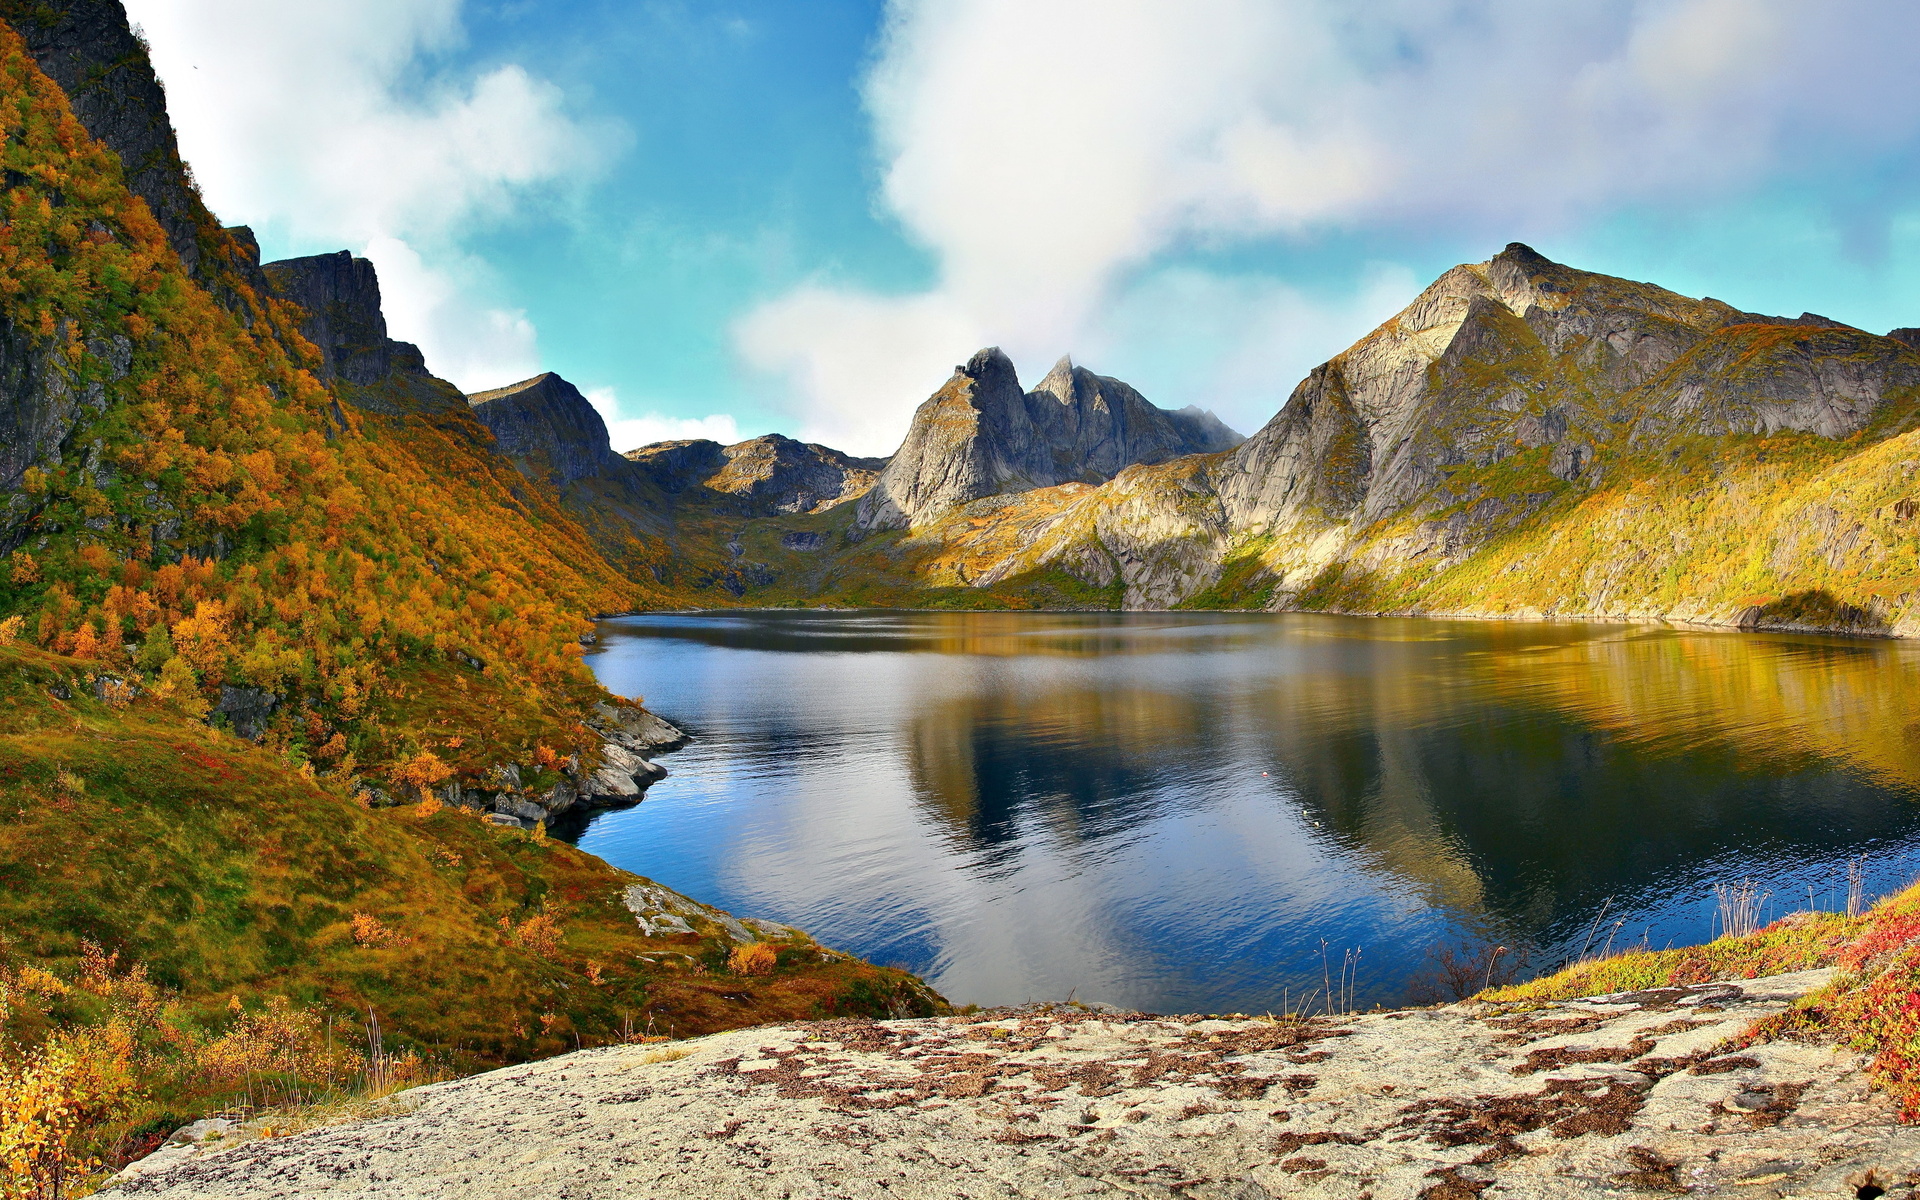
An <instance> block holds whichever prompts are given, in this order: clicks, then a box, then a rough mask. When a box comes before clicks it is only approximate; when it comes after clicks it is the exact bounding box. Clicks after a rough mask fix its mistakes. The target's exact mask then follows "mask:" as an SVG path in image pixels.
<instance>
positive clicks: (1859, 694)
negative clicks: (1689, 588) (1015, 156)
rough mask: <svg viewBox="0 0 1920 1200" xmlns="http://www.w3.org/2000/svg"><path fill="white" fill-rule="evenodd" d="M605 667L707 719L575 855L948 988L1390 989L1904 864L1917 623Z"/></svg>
mask: <svg viewBox="0 0 1920 1200" xmlns="http://www.w3.org/2000/svg"><path fill="white" fill-rule="evenodd" d="M588 662H589V663H590V664H591V665H592V666H593V668H594V670H595V671H596V672H597V673H598V675H599V677H600V679H601V681H602V682H603V683H605V684H606V686H607V687H608V688H610V689H612V690H613V691H615V692H618V693H621V694H623V695H629V696H636V697H642V698H644V700H645V702H646V704H647V706H648V707H649V708H652V709H654V710H655V711H657V712H659V713H660V714H661V715H663V716H665V717H667V718H668V719H670V720H672V721H675V722H677V723H678V724H680V725H681V726H683V727H684V728H686V729H687V730H688V731H689V732H691V733H693V734H694V735H695V738H696V740H695V741H694V742H693V743H692V744H691V745H689V746H688V747H686V748H685V749H683V750H681V751H678V752H676V753H674V754H670V755H667V756H664V757H663V758H662V759H661V762H662V764H663V765H664V766H666V767H667V768H668V769H669V770H670V771H671V772H672V774H671V776H670V777H669V778H668V779H666V780H665V781H663V782H661V783H659V784H657V785H655V786H654V787H653V789H652V790H651V791H650V792H648V793H647V796H646V800H645V802H644V803H642V804H640V805H638V806H635V807H632V808H628V809H625V810H620V811H613V812H605V813H601V814H599V815H597V816H595V817H594V818H593V819H592V820H591V822H590V823H589V824H587V826H586V827H585V829H584V830H578V829H576V830H574V831H571V833H570V834H569V836H572V837H574V838H576V839H577V841H578V844H579V845H580V846H581V847H582V848H584V849H586V850H589V851H591V852H593V853H595V854H598V855H600V856H601V857H603V858H605V859H607V860H608V861H610V862H612V863H614V864H615V865H617V866H620V867H624V868H626V869H628V870H631V871H635V872H638V873H640V874H643V875H647V876H649V877H651V878H653V879H656V880H659V881H660V882H662V883H665V884H667V885H668V886H670V887H673V888H675V889H678V890H680V891H682V892H685V893H687V894H688V895H691V896H694V897H696V898H698V899H701V900H704V901H706V902H708V903H711V904H716V905H718V906H720V907H722V908H725V909H728V910H730V911H733V912H736V913H739V914H741V915H746V916H756V917H765V918H769V919H772V920H776V921H781V922H785V923H788V924H792V925H797V926H799V927H801V928H803V929H805V930H807V931H808V932H809V933H811V934H813V935H814V936H815V937H816V938H818V939H819V940H820V941H822V942H823V943H826V944H828V945H832V946H836V947H839V948H841V949H844V950H848V951H852V952H854V953H857V954H860V955H862V956H864V957H866V958H869V959H871V960H873V961H875V962H880V963H886V964H894V965H902V966H906V967H908V968H910V969H912V970H913V971H915V972H917V973H919V974H920V975H922V976H924V977H925V978H926V979H928V980H929V981H930V982H931V983H932V984H933V985H934V986H935V987H937V988H938V989H939V990H940V991H941V992H943V993H944V994H946V995H947V996H948V998H950V999H951V1000H953V1001H954V1002H955V1003H960V1004H966V1003H973V1004H983V1005H992V1004H1009V1003H1019V1002H1022V1001H1025V1000H1042V999H1052V1000H1057V999H1065V998H1067V997H1069V996H1074V997H1077V998H1079V999H1082V1000H1097V1001H1105V1002H1109V1003H1113V1004H1120V1005H1125V1006H1127V1007H1133V1008H1142V1009H1147V1010H1151V1011H1163V1012H1250V1013H1255V1012H1266V1011H1278V1010H1280V1009H1281V1008H1282V1006H1286V1007H1289V1008H1298V1007H1301V1005H1302V1004H1303V1003H1304V1004H1306V1005H1307V1006H1308V1007H1316V1008H1317V1007H1319V1006H1321V1005H1322V1004H1323V1003H1324V1002H1325V999H1326V989H1327V987H1328V984H1329V982H1331V985H1332V990H1333V992H1334V994H1335V997H1336V1000H1335V1007H1341V1006H1343V1005H1346V1004H1351V1005H1354V1006H1360V1007H1365V1006H1370V1005H1373V1004H1395V1003H1400V1002H1403V1001H1404V1000H1405V999H1406V998H1408V996H1409V988H1410V986H1412V987H1413V988H1414V989H1415V994H1416V995H1418V996H1421V997H1426V998H1431V995H1432V991H1431V988H1432V985H1433V984H1434V982H1435V980H1436V978H1437V976H1436V975H1435V971H1434V963H1435V962H1436V961H1437V956H1438V955H1440V953H1441V948H1442V947H1455V948H1457V949H1456V950H1455V951H1454V952H1455V954H1456V957H1457V958H1458V959H1462V960H1467V961H1471V962H1475V963H1479V962H1482V961H1487V956H1493V957H1492V958H1491V961H1492V962H1493V964H1494V967H1493V969H1494V970H1496V971H1497V970H1500V969H1504V968H1505V967H1507V966H1508V965H1509V964H1511V963H1514V962H1518V961H1520V960H1522V958H1523V957H1524V960H1525V962H1526V963H1527V964H1528V965H1529V967H1530V970H1528V972H1527V973H1528V974H1532V973H1537V972H1538V971H1539V970H1541V969H1544V968H1547V967H1551V966H1553V965H1556V964H1557V963H1559V962H1561V961H1563V960H1564V959H1566V958H1567V957H1569V956H1579V955H1581V954H1583V953H1593V952H1597V951H1599V950H1602V949H1604V948H1606V947H1607V946H1609V945H1610V946H1611V947H1612V948H1614V949H1619V948H1622V947H1625V946H1628V945H1640V944H1648V945H1652V946H1654V947H1656V948H1658V947H1661V946H1665V945H1667V944H1669V943H1673V944H1685V943H1688V942H1699V941H1706V940H1708V939H1710V938H1712V937H1713V936H1714V934H1715V933H1716V923H1717V919H1718V918H1717V912H1718V909H1717V907H1716V901H1715V892H1714V889H1715V886H1716V885H1734V884H1737V883H1739V882H1741V881H1749V880H1750V881H1752V882H1753V884H1754V886H1755V887H1757V888H1758V890H1759V891H1760V892H1762V893H1765V894H1766V899H1765V900H1764V901H1763V902H1762V903H1763V907H1764V908H1765V910H1766V912H1767V915H1769V916H1774V915H1779V914H1783V913H1785V912H1789V911H1792V910H1794V909H1799V908H1805V907H1807V906H1808V905H1809V904H1812V905H1813V906H1815V907H1820V908H1844V907H1845V905H1846V903H1847V890H1848V883H1847V872H1848V865H1849V863H1857V864H1859V866H1860V869H1861V870H1863V871H1864V877H1865V889H1866V891H1867V893H1868V894H1869V895H1870V896H1871V895H1878V894H1881V893H1884V892H1888V891H1892V890H1894V889H1896V888H1898V887H1901V886H1904V885H1905V884H1906V883H1908V882H1910V881H1911V880H1912V879H1913V877H1914V874H1915V870H1916V866H1920V857H1916V856H1917V855H1920V805H1916V799H1920V724H1916V718H1920V706H1916V703H1915V701H1916V700H1920V647H1916V646H1911V645H1907V644H1903V643H1898V642H1886V641H1861V640H1848V639H1841V638H1826V637H1816V636H1804V637H1802V636H1793V635H1777V634H1742V633H1730V632H1727V633H1723V632H1706V631H1686V630H1676V629H1669V628H1665V627H1658V626H1622V625H1587V624H1554V623H1500V622H1472V621H1444V620H1412V619H1406V620H1402V619H1370V618H1357V617H1332V616H1319V615H1306V614H1280V615H1269V614H1241V613H1154V614H1107V613H1089V614H1079V613H1045V614H1004V613H930V612H857V613H852V612H724V613H718V612H717V613H691V614H689V613H676V614H653V615H645V616H636V617H625V618H618V619H613V620H609V621H605V622H602V623H601V626H600V644H599V646H598V648H597V649H596V650H595V651H594V652H592V653H591V654H590V655H589V658H588ZM1496 946H1505V947H1508V948H1509V950H1508V952H1507V953H1506V954H1505V955H1504V956H1494V955H1493V950H1492V948H1493V947H1496ZM1476 954H1478V955H1480V956H1481V957H1480V958H1475V957H1474V955H1476ZM1477 969H1478V968H1477V967H1475V970H1476V971H1477ZM1343 976H1344V977H1345V978H1346V979H1347V982H1346V983H1343V982H1342V977H1343ZM1448 998H1450V997H1448Z"/></svg>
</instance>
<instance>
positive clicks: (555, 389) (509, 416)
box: [467, 371, 625, 484]
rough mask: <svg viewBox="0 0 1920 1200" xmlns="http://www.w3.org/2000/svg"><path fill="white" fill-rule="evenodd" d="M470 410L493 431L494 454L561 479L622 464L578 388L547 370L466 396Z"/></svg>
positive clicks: (566, 480) (565, 480) (603, 426)
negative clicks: (497, 449)
mask: <svg viewBox="0 0 1920 1200" xmlns="http://www.w3.org/2000/svg"><path fill="white" fill-rule="evenodd" d="M467 402H468V403H469V404H471V405H472V406H473V415H474V416H476V417H478V418H479V419H480V423H481V424H483V425H485V426H486V427H487V428H488V429H490V430H492V431H493V436H494V437H495V438H496V439H498V441H499V444H500V453H502V454H504V455H506V456H507V457H509V458H512V459H514V460H515V461H516V462H523V463H530V464H533V465H534V466H535V467H536V470H537V472H538V473H540V474H546V475H550V476H552V477H554V478H555V479H557V481H558V482H560V483H562V484H566V483H572V482H574V481H576V480H580V479H586V478H588V477H590V476H594V475H599V474H601V473H603V472H607V471H616V470H619V469H621V467H623V466H624V465H625V464H624V463H622V461H621V459H620V457H619V456H618V455H616V454H615V453H614V452H613V448H612V446H611V445H610V443H609V442H608V440H607V423H606V422H605V421H603V420H601V419H600V414H599V413H598V412H596V411H595V410H594V407H593V405H592V404H589V403H588V402H587V398H586V397H585V396H583V395H581V394H580V389H579V388H576V387H574V386H573V385H572V384H571V383H568V382H567V381H566V380H564V379H562V378H560V377H559V376H558V375H555V374H553V373H552V372H550V371H549V372H547V373H545V374H542V375H535V376H534V377H533V378H532V379H527V380H523V381H521V382H520V383H516V384H513V385H511V386H509V387H503V388H495V389H494V390H492V391H488V392H475V393H473V394H472V395H470V396H468V397H467Z"/></svg>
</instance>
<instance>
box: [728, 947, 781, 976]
mask: <svg viewBox="0 0 1920 1200" xmlns="http://www.w3.org/2000/svg"><path fill="white" fill-rule="evenodd" d="M779 965H780V953H779V951H777V950H775V949H774V948H773V947H772V946H770V945H768V944H767V943H766V942H749V943H747V944H746V945H744V946H735V947H734V949H733V953H732V954H729V955H728V956H727V970H729V971H732V972H733V973H734V974H735V975H771V974H773V972H774V968H776V967H778V966H779Z"/></svg>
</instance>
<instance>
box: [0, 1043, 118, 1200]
mask: <svg viewBox="0 0 1920 1200" xmlns="http://www.w3.org/2000/svg"><path fill="white" fill-rule="evenodd" d="M91 1058H92V1056H90V1055H87V1054H83V1053H81V1052H79V1051H78V1050H76V1049H75V1048H74V1047H72V1046H69V1045H67V1044H65V1043H64V1042H56V1043H54V1044H53V1045H50V1046H47V1047H46V1048H44V1049H42V1050H41V1051H39V1052H37V1053H35V1054H31V1055H28V1056H27V1057H25V1058H22V1059H19V1060H16V1061H12V1062H6V1061H0V1196H5V1197H7V1200H15V1198H16V1197H17V1198H19V1200H43V1198H44V1200H59V1198H60V1197H61V1196H64V1195H69V1194H71V1192H70V1190H69V1189H70V1188H71V1187H72V1186H73V1185H74V1184H76V1183H80V1182H82V1181H83V1180H84V1179H85V1177H86V1176H88V1175H90V1174H92V1173H93V1172H94V1171H96V1170H98V1169H99V1167H100V1163H99V1161H98V1160H97V1159H94V1158H91V1157H88V1156H86V1155H85V1154H83V1153H82V1152H81V1151H80V1149H79V1147H78V1146H77V1145H76V1143H77V1142H78V1141H79V1139H80V1138H81V1137H82V1136H84V1135H85V1134H86V1133H87V1132H88V1131H89V1130H90V1129H91V1128H93V1127H94V1126H96V1125H98V1124H100V1123H102V1122H104V1121H107V1120H111V1119H112V1118H114V1117H115V1116H117V1115H119V1113H120V1111H121V1110H122V1109H124V1108H125V1107H126V1105H127V1103H128V1101H129V1100H130V1099H131V1095H132V1088H131V1084H130V1083H129V1082H128V1081H127V1079H126V1077H125V1075H124V1073H123V1072H121V1071H118V1070H116V1069H115V1067H116V1066H117V1065H118V1064H116V1063H114V1062H111V1061H106V1062H96V1061H92V1060H91Z"/></svg>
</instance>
